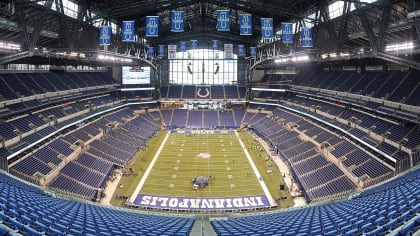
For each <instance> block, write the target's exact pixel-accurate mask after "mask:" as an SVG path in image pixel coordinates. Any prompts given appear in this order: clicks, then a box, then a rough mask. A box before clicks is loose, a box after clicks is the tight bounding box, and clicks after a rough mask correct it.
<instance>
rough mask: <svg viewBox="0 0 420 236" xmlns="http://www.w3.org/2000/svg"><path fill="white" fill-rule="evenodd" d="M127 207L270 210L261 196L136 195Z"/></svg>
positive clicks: (265, 198) (188, 209) (194, 209)
mask: <svg viewBox="0 0 420 236" xmlns="http://www.w3.org/2000/svg"><path fill="white" fill-rule="evenodd" d="M126 205H127V206H131V207H140V208H148V209H150V208H151V209H160V210H172V211H240V210H256V209H263V208H271V207H272V206H271V204H270V201H269V200H268V198H267V197H266V196H265V195H264V194H262V195H256V196H242V197H206V198H204V197H201V198H194V197H174V196H159V195H151V194H138V195H137V197H136V199H135V200H134V202H127V203H126Z"/></svg>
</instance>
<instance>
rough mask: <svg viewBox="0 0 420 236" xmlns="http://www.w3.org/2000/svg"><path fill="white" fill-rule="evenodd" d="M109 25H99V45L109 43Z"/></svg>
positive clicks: (110, 29) (110, 30) (110, 31)
mask: <svg viewBox="0 0 420 236" xmlns="http://www.w3.org/2000/svg"><path fill="white" fill-rule="evenodd" d="M111 33H112V28H111V26H107V25H103V26H101V27H99V45H111Z"/></svg>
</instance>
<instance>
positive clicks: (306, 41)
mask: <svg viewBox="0 0 420 236" xmlns="http://www.w3.org/2000/svg"><path fill="white" fill-rule="evenodd" d="M301 30H302V32H301V44H302V47H304V48H308V47H313V46H314V42H313V41H312V28H309V27H302V28H301Z"/></svg>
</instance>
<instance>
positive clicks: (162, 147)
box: [111, 131, 293, 208]
mask: <svg viewBox="0 0 420 236" xmlns="http://www.w3.org/2000/svg"><path fill="white" fill-rule="evenodd" d="M237 134H238V135H237ZM237 134H235V133H229V134H227V133H219V134H210V133H203V134H185V133H170V134H168V133H167V131H162V132H159V133H158V134H157V136H156V137H155V138H152V139H151V140H150V142H149V145H148V147H147V148H145V149H143V150H141V151H140V152H139V153H137V154H136V156H135V157H134V158H133V160H131V161H130V163H128V165H127V168H126V169H125V171H124V175H123V177H122V178H121V180H120V181H119V184H118V186H119V187H118V188H117V189H115V192H114V193H113V197H112V199H111V204H112V205H117V206H124V205H125V200H124V199H125V198H120V197H119V196H126V197H128V198H131V199H129V200H133V199H134V198H135V197H136V196H137V194H144V195H158V196H174V197H193V198H208V197H210V198H214V197H216V198H217V197H241V196H261V195H266V196H269V195H271V197H272V198H274V199H276V198H282V199H283V200H281V201H278V202H277V204H278V207H281V208H284V207H290V206H291V205H293V200H292V199H291V197H290V194H289V192H288V189H287V186H286V187H285V189H284V190H279V186H280V185H284V180H283V177H282V175H281V173H280V171H279V170H278V169H277V167H276V164H275V163H274V161H272V160H271V158H269V154H268V153H267V152H266V151H265V150H264V149H263V148H262V146H261V144H260V143H259V142H258V141H257V140H255V139H254V138H253V137H252V136H251V135H249V134H248V133H247V132H238V133H237ZM241 142H242V144H243V145H244V147H245V149H246V152H245V150H244V148H243V146H242V145H241ZM246 153H248V156H247V155H246ZM251 163H253V164H254V166H252V164H251ZM256 173H258V175H257V174H256ZM196 177H205V178H208V186H206V187H203V188H199V189H196V190H194V189H193V183H192V179H193V178H196ZM263 186H265V188H263ZM271 197H270V198H271Z"/></svg>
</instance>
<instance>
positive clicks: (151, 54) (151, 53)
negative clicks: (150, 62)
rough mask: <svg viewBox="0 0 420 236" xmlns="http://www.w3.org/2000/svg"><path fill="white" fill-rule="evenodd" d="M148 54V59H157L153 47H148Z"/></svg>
mask: <svg viewBox="0 0 420 236" xmlns="http://www.w3.org/2000/svg"><path fill="white" fill-rule="evenodd" d="M146 54H147V57H149V58H153V57H155V49H154V48H153V47H148V48H147V53H146Z"/></svg>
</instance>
